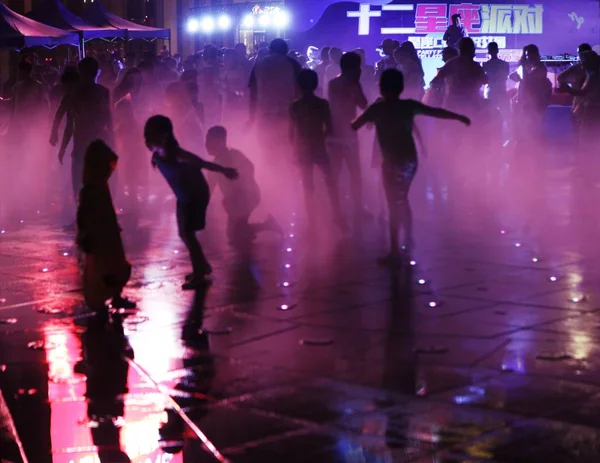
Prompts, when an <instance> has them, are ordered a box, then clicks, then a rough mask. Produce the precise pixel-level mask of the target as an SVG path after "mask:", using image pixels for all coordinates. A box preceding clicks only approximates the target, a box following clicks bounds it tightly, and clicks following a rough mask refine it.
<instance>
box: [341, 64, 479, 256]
mask: <svg viewBox="0 0 600 463" xmlns="http://www.w3.org/2000/svg"><path fill="white" fill-rule="evenodd" d="M379 89H380V92H381V96H382V99H381V100H379V101H377V102H375V103H373V104H372V105H371V106H369V107H368V108H367V109H366V110H365V112H364V113H363V114H361V115H360V116H359V117H358V118H357V119H356V120H355V121H354V122H353V123H352V128H353V129H354V130H358V129H360V128H361V127H362V126H364V125H365V124H367V123H373V124H375V129H376V132H377V139H378V141H379V145H380V147H381V154H382V157H383V163H382V166H381V168H382V180H383V187H384V189H385V195H386V200H387V204H388V208H389V217H390V242H391V252H390V254H389V255H388V256H386V257H384V258H382V259H380V263H382V264H393V263H395V262H397V261H398V260H399V257H400V245H399V240H398V234H399V232H400V228H401V227H402V228H404V230H405V234H406V236H405V239H406V241H407V243H408V245H409V246H411V245H412V211H411V209H410V204H409V202H408V193H409V190H410V185H411V183H412V181H413V179H414V177H415V174H416V172H417V165H418V161H417V148H416V145H415V140H414V137H413V129H414V119H415V117H416V116H418V115H423V116H430V117H435V118H438V119H453V120H456V121H459V122H462V123H463V124H465V125H470V123H471V121H470V120H469V118H468V117H466V116H462V115H460V114H456V113H453V112H451V111H446V110H445V109H441V108H433V107H431V106H427V105H424V104H423V103H420V102H418V101H415V100H403V99H400V95H401V94H402V91H403V90H404V76H403V75H402V73H401V72H400V71H398V70H396V69H387V70H385V71H384V72H383V73H382V75H381V80H380V82H379Z"/></svg>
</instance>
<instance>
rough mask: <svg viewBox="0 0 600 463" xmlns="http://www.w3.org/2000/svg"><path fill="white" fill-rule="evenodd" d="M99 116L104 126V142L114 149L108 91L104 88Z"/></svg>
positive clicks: (113, 130)
mask: <svg viewBox="0 0 600 463" xmlns="http://www.w3.org/2000/svg"><path fill="white" fill-rule="evenodd" d="M99 117H101V118H102V120H103V121H104V126H105V127H106V133H107V139H106V144H107V145H108V146H110V147H111V149H113V150H114V149H116V146H115V128H114V125H113V121H112V111H111V110H110V92H109V91H108V90H106V94H105V95H104V101H103V104H102V114H99Z"/></svg>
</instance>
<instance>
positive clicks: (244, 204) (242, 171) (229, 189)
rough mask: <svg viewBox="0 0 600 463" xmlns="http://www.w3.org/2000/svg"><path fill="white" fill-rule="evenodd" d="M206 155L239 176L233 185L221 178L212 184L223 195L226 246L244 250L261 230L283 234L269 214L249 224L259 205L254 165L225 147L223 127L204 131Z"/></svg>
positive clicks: (225, 130)
mask: <svg viewBox="0 0 600 463" xmlns="http://www.w3.org/2000/svg"><path fill="white" fill-rule="evenodd" d="M206 152H207V153H208V154H209V155H210V156H213V157H214V158H215V162H217V164H221V165H226V166H231V167H232V168H234V169H235V170H236V171H237V172H238V174H239V179H238V181H237V182H229V181H228V180H227V179H225V178H224V177H222V176H220V177H219V178H218V179H216V182H215V183H216V185H217V186H218V187H219V188H220V190H221V193H222V194H223V208H224V209H225V212H226V213H227V238H228V240H229V244H230V245H231V246H233V247H236V248H238V249H245V248H246V247H247V246H248V245H249V244H251V243H252V241H253V240H254V238H255V237H256V234H257V233H260V232H262V231H271V232H274V233H277V234H280V235H281V234H283V230H282V229H281V227H280V226H279V225H278V224H277V222H276V221H275V218H274V217H273V216H272V215H269V216H268V217H267V219H266V220H265V221H264V222H261V223H250V216H251V215H252V212H254V210H255V209H256V208H257V207H258V205H259V204H260V188H259V186H258V184H257V183H256V180H255V179H254V164H252V161H250V159H248V158H247V157H246V156H244V154H242V153H241V152H240V151H238V150H236V149H232V148H230V147H229V146H227V129H225V127H222V126H219V125H216V126H214V127H211V128H210V129H209V130H208V132H207V134H206ZM211 183H212V182H211Z"/></svg>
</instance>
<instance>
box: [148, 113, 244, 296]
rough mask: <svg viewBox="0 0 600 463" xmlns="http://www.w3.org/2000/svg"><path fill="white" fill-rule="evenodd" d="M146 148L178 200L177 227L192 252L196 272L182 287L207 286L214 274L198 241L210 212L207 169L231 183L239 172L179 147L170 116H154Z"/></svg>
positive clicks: (186, 288) (188, 288)
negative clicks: (207, 214)
mask: <svg viewBox="0 0 600 463" xmlns="http://www.w3.org/2000/svg"><path fill="white" fill-rule="evenodd" d="M144 138H145V140H146V146H147V147H148V149H149V150H150V151H152V153H153V154H152V165H153V166H154V167H155V168H157V169H158V170H159V171H160V173H161V174H162V175H163V177H164V178H165V180H166V181H167V183H168V184H169V186H170V187H171V189H172V190H173V193H174V194H175V196H176V198H177V227H178V230H179V236H180V238H181V239H182V241H183V243H184V244H185V246H186V248H187V249H188V251H189V253H190V259H191V261H192V268H193V273H191V274H189V275H187V276H186V281H185V283H184V284H183V286H182V288H183V289H184V290H193V289H197V288H199V287H201V286H202V285H204V284H205V283H206V280H205V278H206V276H208V275H210V274H211V273H212V267H211V266H210V264H209V263H208V261H207V259H206V256H205V255H204V252H203V250H202V246H201V245H200V243H199V242H198V238H197V237H196V232H197V231H200V230H204V228H205V226H206V209H207V207H208V203H209V200H210V189H209V186H208V183H207V182H206V179H205V178H204V174H203V173H202V170H203V169H206V170H209V171H212V172H218V173H220V174H223V175H224V176H225V177H227V178H228V179H230V180H234V179H236V178H237V177H238V174H237V171H236V170H235V169H232V168H228V167H223V166H220V165H218V164H214V163H212V162H208V161H205V160H203V159H201V158H199V157H198V156H196V155H194V154H192V153H190V152H188V151H186V150H184V149H183V148H181V147H180V146H179V143H178V142H177V140H176V139H175V135H174V133H173V124H172V123H171V120H170V119H169V118H168V117H165V116H152V117H151V118H150V119H148V121H147V122H146V125H145V127H144Z"/></svg>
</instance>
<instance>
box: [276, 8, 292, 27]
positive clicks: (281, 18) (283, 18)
mask: <svg viewBox="0 0 600 463" xmlns="http://www.w3.org/2000/svg"><path fill="white" fill-rule="evenodd" d="M289 22H290V16H289V15H288V14H287V13H286V12H285V11H278V12H277V13H275V15H274V16H273V23H274V24H275V26H276V27H278V28H280V29H283V28H284V27H286V26H287V25H288V24H289Z"/></svg>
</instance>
